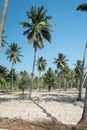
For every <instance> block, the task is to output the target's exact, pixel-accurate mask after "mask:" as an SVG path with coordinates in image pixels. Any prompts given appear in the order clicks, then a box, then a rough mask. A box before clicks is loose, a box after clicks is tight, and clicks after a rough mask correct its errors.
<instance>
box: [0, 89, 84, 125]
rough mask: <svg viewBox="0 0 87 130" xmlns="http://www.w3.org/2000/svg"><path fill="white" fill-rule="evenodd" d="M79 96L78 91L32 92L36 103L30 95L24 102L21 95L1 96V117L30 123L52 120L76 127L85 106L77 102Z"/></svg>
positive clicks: (26, 96)
mask: <svg viewBox="0 0 87 130" xmlns="http://www.w3.org/2000/svg"><path fill="white" fill-rule="evenodd" d="M77 94H78V93H77V91H76V90H73V91H71V90H68V91H66V92H63V91H62V92H60V93H58V91H57V90H56V91H52V92H32V97H33V99H34V101H29V100H28V93H26V95H25V98H24V100H22V99H21V98H22V95H21V93H14V94H12V95H0V116H1V117H8V118H21V119H24V120H29V121H37V120H39V121H40V120H42V119H52V120H58V121H61V122H63V123H65V124H74V125H75V124H77V122H78V121H79V120H80V118H81V116H82V112H83V105H84V104H83V102H77V101H76V100H75V99H76V97H77ZM83 96H84V94H83Z"/></svg>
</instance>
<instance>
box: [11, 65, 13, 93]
mask: <svg viewBox="0 0 87 130" xmlns="http://www.w3.org/2000/svg"><path fill="white" fill-rule="evenodd" d="M12 92H13V63H12V79H11V93H12Z"/></svg>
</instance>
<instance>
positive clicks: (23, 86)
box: [19, 70, 30, 95]
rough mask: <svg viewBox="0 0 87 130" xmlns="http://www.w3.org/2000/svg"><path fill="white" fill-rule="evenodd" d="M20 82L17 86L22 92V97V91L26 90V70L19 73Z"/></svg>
mask: <svg viewBox="0 0 87 130" xmlns="http://www.w3.org/2000/svg"><path fill="white" fill-rule="evenodd" d="M20 77H21V81H20V84H19V88H20V89H21V90H22V93H23V95H24V90H25V89H26V88H28V86H29V81H30V76H29V74H28V72H27V71H26V70H24V71H21V72H20Z"/></svg>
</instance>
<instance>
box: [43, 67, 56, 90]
mask: <svg viewBox="0 0 87 130" xmlns="http://www.w3.org/2000/svg"><path fill="white" fill-rule="evenodd" d="M43 80H44V83H45V84H46V85H47V86H48V91H49V92H50V90H51V87H55V73H54V71H53V70H52V68H51V67H49V68H48V70H47V72H46V73H45V74H44V76H43Z"/></svg>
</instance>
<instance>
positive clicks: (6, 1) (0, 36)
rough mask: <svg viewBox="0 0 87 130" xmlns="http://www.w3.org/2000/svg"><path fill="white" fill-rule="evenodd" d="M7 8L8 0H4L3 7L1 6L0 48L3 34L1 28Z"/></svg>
mask: <svg viewBox="0 0 87 130" xmlns="http://www.w3.org/2000/svg"><path fill="white" fill-rule="evenodd" d="M7 7H8V0H4V6H3V10H2V16H1V20H0V46H1V41H2V39H1V38H2V33H3V26H4V22H5V17H6V11H7Z"/></svg>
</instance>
